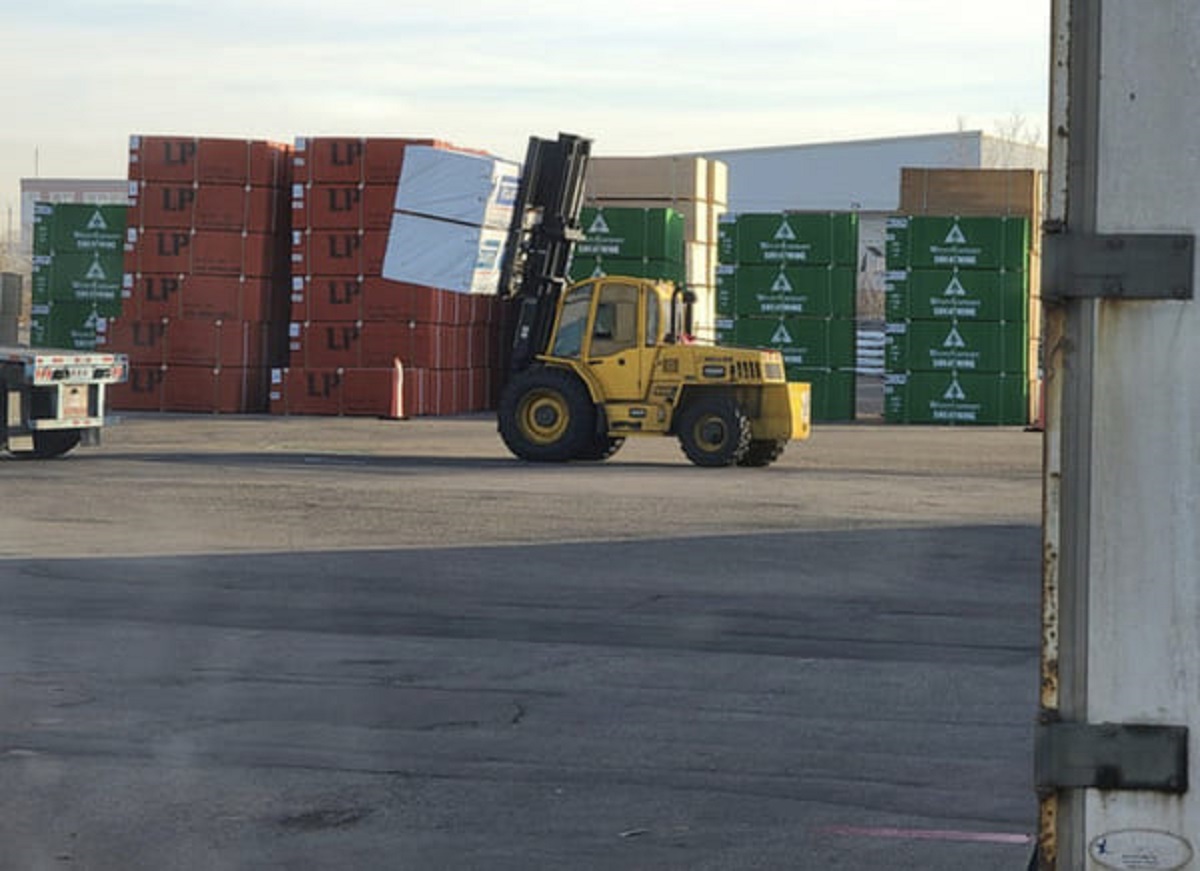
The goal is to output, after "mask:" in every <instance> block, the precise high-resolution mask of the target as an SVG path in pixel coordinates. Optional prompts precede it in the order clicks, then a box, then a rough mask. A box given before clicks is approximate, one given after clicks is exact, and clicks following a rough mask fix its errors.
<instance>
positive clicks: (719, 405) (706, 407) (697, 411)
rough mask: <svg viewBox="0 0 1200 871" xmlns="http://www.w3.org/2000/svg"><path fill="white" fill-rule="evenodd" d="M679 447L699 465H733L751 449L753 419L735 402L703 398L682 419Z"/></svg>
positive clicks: (712, 397)
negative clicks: (751, 423)
mask: <svg viewBox="0 0 1200 871" xmlns="http://www.w3.org/2000/svg"><path fill="white" fill-rule="evenodd" d="M677 432H678V434H679V445H680V447H682V448H683V452H684V453H685V454H687V458H688V459H689V460H691V461H692V462H693V463H695V464H696V465H697V466H707V467H718V466H732V465H733V464H734V463H737V462H739V461H740V460H741V459H742V457H744V456H745V455H746V452H747V451H748V450H749V449H750V418H748V417H746V414H745V412H743V411H742V408H741V406H740V405H738V404H737V402H736V401H734V400H733V399H729V398H727V397H721V396H701V397H699V398H697V399H694V400H693V401H692V402H691V403H690V404H689V405H688V406H687V408H685V409H684V410H683V413H682V414H681V415H680V418H679V428H678V430H677Z"/></svg>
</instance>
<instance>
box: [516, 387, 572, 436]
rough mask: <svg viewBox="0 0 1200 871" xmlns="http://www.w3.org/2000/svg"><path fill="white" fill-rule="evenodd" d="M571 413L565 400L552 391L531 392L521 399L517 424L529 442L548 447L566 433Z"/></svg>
mask: <svg viewBox="0 0 1200 871" xmlns="http://www.w3.org/2000/svg"><path fill="white" fill-rule="evenodd" d="M570 420H571V413H570V410H569V409H568V408H567V403H566V400H565V399H563V397H562V395H561V394H559V393H558V392H557V391H554V390H531V391H529V393H527V394H526V395H525V396H524V397H523V398H522V399H521V405H520V408H519V409H518V422H519V423H520V426H521V431H522V432H523V433H524V434H525V437H526V438H527V439H529V440H530V441H531V442H536V443H537V444H540V445H550V444H554V443H555V442H557V441H558V440H559V439H561V438H562V437H563V433H565V432H566V431H567V425H568V424H569V423H570Z"/></svg>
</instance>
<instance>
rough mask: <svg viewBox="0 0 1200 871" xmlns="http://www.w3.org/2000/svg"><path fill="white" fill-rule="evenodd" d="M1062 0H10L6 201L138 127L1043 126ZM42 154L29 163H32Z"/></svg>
mask: <svg viewBox="0 0 1200 871" xmlns="http://www.w3.org/2000/svg"><path fill="white" fill-rule="evenodd" d="M1049 6H1050V3H1049V0H1008V2H1006V3H992V2H983V0H903V2H897V0H832V2H830V0H826V2H813V0H792V2H790V3H780V2H778V0H772V2H759V0H718V2H707V0H692V2H674V0H671V2H651V0H640V2H639V0H590V2H575V3H572V2H569V0H559V2H542V0H523V2H517V3H511V2H510V3H500V2H484V0H423V2H419V3H410V2H406V0H356V2H342V0H203V2H196V0H189V2H178V0H105V2H96V0H35V2H17V0H3V3H2V9H3V11H2V12H0V23H2V26H0V33H3V36H4V39H3V49H2V50H0V82H2V85H0V87H2V88H3V95H4V100H3V107H4V109H5V110H6V111H5V116H4V119H3V121H2V122H0V207H7V206H11V207H12V208H13V209H14V211H16V210H17V206H18V197H19V187H18V180H19V179H20V178H23V177H30V176H33V175H34V174H35V167H36V169H37V172H38V174H40V175H41V176H43V177H68V178H124V176H125V173H126V154H127V146H128V138H129V135H130V134H132V133H142V134H154V133H161V134H168V133H170V134H186V135H197V136H202V135H211V136H235V137H265V138H271V139H278V140H282V141H287V142H291V141H293V140H294V139H295V137H296V136H303V135H359V136H386V135H395V136H433V137H437V138H442V139H448V140H451V141H453V142H455V143H456V144H460V145H464V146H471V147H476V148H486V149H489V150H491V151H493V152H495V153H498V154H500V155H502V156H505V157H509V158H512V159H516V160H519V159H521V157H522V156H523V155H524V150H525V142H526V140H527V138H528V137H529V136H530V135H531V134H536V135H541V136H555V135H557V133H558V132H559V131H568V132H572V133H579V134H581V135H585V136H588V137H590V138H592V139H593V140H594V146H593V153H594V154H597V155H616V154H656V153H663V152H677V151H703V150H705V149H722V148H735V147H745V146H759V145H781V144H791V143H803V142H827V141H837V140H843V139H858V138H871V137H880V136H892V135H902V134H915V133H936V132H945V131H950V130H954V129H957V128H958V127H960V126H962V127H964V128H966V129H980V130H983V131H985V132H989V133H994V132H997V131H998V130H999V129H1000V127H1002V126H1004V125H1006V124H1008V123H1009V122H1010V121H1011V119H1013V118H1019V119H1021V120H1023V121H1025V122H1026V125H1027V127H1029V128H1036V129H1037V130H1038V131H1043V139H1044V130H1045V127H1046V120H1045V119H1046V99H1047V65H1048V60H1047V56H1048V44H1049V36H1048V32H1049V20H1048V19H1049ZM35 153H36V155H37V158H36V163H35Z"/></svg>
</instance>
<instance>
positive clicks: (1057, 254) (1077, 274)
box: [1042, 221, 1196, 301]
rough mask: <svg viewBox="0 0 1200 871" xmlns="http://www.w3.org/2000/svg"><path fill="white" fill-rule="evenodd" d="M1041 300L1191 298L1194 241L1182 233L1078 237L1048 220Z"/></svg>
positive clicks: (1082, 235)
mask: <svg viewBox="0 0 1200 871" xmlns="http://www.w3.org/2000/svg"><path fill="white" fill-rule="evenodd" d="M1043 230H1044V231H1045V235H1044V236H1043V237H1042V298H1043V299H1045V300H1048V301H1062V300H1067V299H1131V300H1132V299H1137V300H1151V299H1176V300H1182V299H1193V298H1194V296H1195V291H1194V283H1195V257H1196V237H1195V236H1193V235H1191V234H1187V233H1098V234H1090V233H1078V232H1073V231H1068V230H1067V228H1066V226H1065V225H1064V224H1062V222H1060V221H1047V222H1046V223H1045V225H1044V226H1043Z"/></svg>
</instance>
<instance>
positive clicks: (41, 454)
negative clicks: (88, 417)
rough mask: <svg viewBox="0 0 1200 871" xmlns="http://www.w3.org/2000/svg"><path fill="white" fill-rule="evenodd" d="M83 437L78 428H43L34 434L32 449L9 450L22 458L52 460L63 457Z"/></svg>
mask: <svg viewBox="0 0 1200 871" xmlns="http://www.w3.org/2000/svg"><path fill="white" fill-rule="evenodd" d="M82 439H83V433H82V432H80V431H79V430H77V429H43V430H37V431H36V432H35V433H34V434H33V450H32V451H9V453H10V454H12V455H13V456H14V457H17V458H18V459H21V460H50V459H53V458H54V457H61V456H62V455H63V454H65V453H67V452H68V451H70V450H71V449H72V448H74V447H75V446H76V445H78V444H79V442H80V441H81V440H82Z"/></svg>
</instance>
